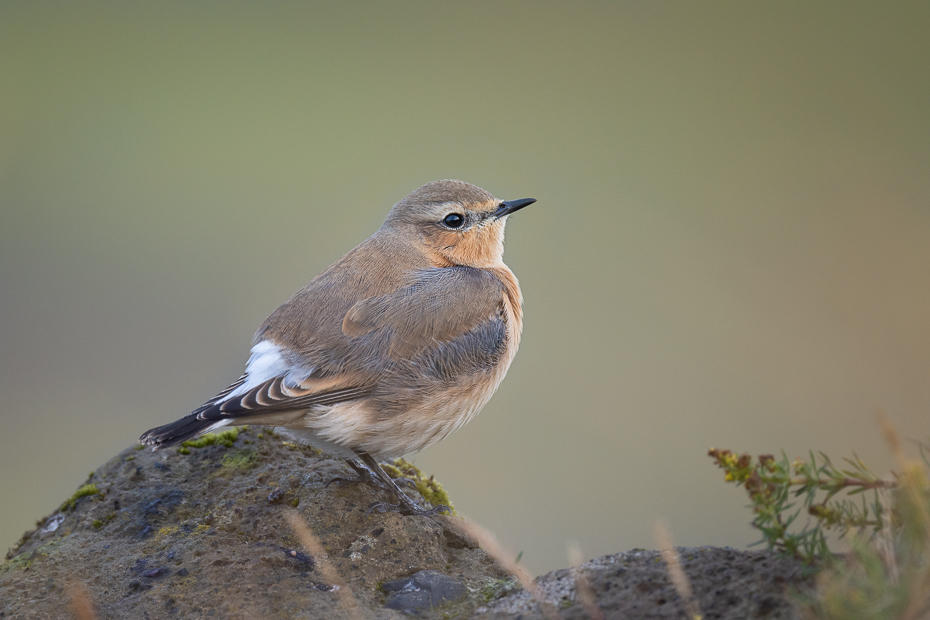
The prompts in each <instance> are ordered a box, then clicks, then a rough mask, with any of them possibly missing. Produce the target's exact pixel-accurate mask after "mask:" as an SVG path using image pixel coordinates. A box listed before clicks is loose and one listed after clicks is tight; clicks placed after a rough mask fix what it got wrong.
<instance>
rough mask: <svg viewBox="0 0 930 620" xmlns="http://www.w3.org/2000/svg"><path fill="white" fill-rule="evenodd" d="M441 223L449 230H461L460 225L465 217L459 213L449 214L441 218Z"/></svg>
mask: <svg viewBox="0 0 930 620" xmlns="http://www.w3.org/2000/svg"><path fill="white" fill-rule="evenodd" d="M442 223H443V224H445V225H446V226H448V227H449V228H461V227H462V224H464V223H465V217H464V216H462V215H461V214H459V213H450V214H449V215H447V216H446V217H444V218H442Z"/></svg>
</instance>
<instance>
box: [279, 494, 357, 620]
mask: <svg viewBox="0 0 930 620" xmlns="http://www.w3.org/2000/svg"><path fill="white" fill-rule="evenodd" d="M284 516H285V517H286V518H287V522H288V524H289V525H290V526H291V529H292V530H293V531H294V534H295V535H296V536H297V538H298V539H299V540H300V544H301V545H303V547H304V549H306V550H307V551H308V552H310V555H311V556H313V560H314V561H315V562H316V563H317V566H319V568H320V575H322V577H323V579H324V580H326V581H327V582H328V583H331V584H333V585H334V586H335V587H336V595H337V596H339V599H340V601H341V602H342V608H343V609H344V610H345V612H346V615H347V616H348V617H349V618H352V619H353V620H355V619H358V620H361V618H362V617H363V616H362V611H361V607H360V606H359V604H358V601H357V600H356V599H355V596H354V595H353V594H352V590H351V589H350V588H349V584H347V583H346V581H345V579H343V578H342V575H340V574H339V571H337V570H336V569H335V568H333V565H332V564H330V563H329V560H328V559H327V555H326V551H325V550H324V549H323V545H322V543H320V539H319V538H317V537H316V536H315V535H314V534H313V532H311V531H310V528H309V527H307V524H306V523H304V520H303V519H302V518H301V517H300V515H299V514H298V513H297V511H296V510H288V511H287V512H286V513H285V514H284Z"/></svg>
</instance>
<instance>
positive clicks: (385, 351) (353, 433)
mask: <svg viewBox="0 0 930 620" xmlns="http://www.w3.org/2000/svg"><path fill="white" fill-rule="evenodd" d="M535 202H536V200H535V199H534V198H523V199H520V200H511V201H502V200H499V199H497V198H495V197H494V196H493V195H492V194H490V193H489V192H487V191H486V190H484V189H481V188H479V187H477V186H475V185H472V184H471V183H466V182H464V181H458V180H453V179H446V180H441V181H433V182H430V183H427V184H426V185H423V186H422V187H419V188H418V189H416V190H414V191H413V192H411V193H410V194H408V195H407V196H406V197H405V198H403V199H402V200H401V201H400V202H398V203H396V204H395V205H394V206H393V208H392V209H391V210H390V212H389V213H388V215H387V218H386V219H385V220H384V223H383V224H382V225H381V227H380V228H378V230H377V231H375V233H374V234H372V235H371V236H370V237H368V238H367V239H366V240H365V241H364V242H362V243H361V244H360V245H358V246H357V247H356V248H355V249H353V250H352V251H350V252H349V253H348V254H346V255H345V256H343V257H342V258H341V259H339V260H338V261H336V262H335V263H333V264H332V265H330V266H329V267H328V268H327V269H325V270H324V271H323V272H322V273H320V274H319V275H318V276H316V277H315V278H313V280H311V281H310V283H309V284H307V285H306V286H304V287H303V288H302V289H300V291H298V292H297V293H296V294H294V295H293V296H292V297H291V298H290V299H288V300H287V301H286V302H285V303H284V304H282V305H281V306H280V307H278V309H277V310H275V311H274V312H273V313H272V314H271V315H270V316H269V317H268V318H267V319H266V320H265V322H264V323H263V324H262V325H261V327H260V328H259V329H258V331H257V332H256V333H255V336H254V338H253V341H252V347H251V355H250V356H249V358H248V361H247V363H246V366H245V372H244V373H243V374H242V376H241V377H239V379H238V380H236V381H235V382H233V383H232V384H231V385H230V386H229V387H227V388H226V389H225V390H223V391H221V392H220V393H219V394H217V395H216V396H214V397H213V398H211V399H210V400H208V401H207V402H205V403H204V404H203V405H201V406H200V407H198V408H196V409H194V410H193V411H192V412H191V413H190V414H188V415H186V416H185V417H183V418H181V419H179V420H177V421H175V422H171V423H170V424H165V425H164V426H159V427H157V428H153V429H151V430H149V431H147V432H145V433H144V434H143V435H142V436H141V437H140V439H139V441H140V442H141V443H142V444H143V445H148V446H152V447H154V448H155V449H159V448H165V447H168V446H171V445H176V444H178V443H182V442H184V441H187V440H189V439H192V438H194V437H197V436H198V435H202V434H204V433H207V432H211V431H215V430H216V429H218V428H221V427H223V426H227V425H235V426H240V425H259V426H268V427H273V428H274V430H275V432H276V433H278V434H281V435H283V436H285V437H286V438H289V439H292V440H293V441H296V442H300V443H303V444H309V445H311V446H314V447H316V448H319V449H320V450H322V451H324V452H327V453H330V454H332V455H335V456H337V457H340V458H344V459H345V460H346V461H347V463H348V464H349V466H350V467H351V468H352V469H353V470H354V472H355V473H356V474H357V475H356V476H355V477H352V478H337V479H335V480H333V481H330V482H338V483H340V484H353V483H356V482H366V483H369V484H371V485H373V486H376V487H379V488H383V489H385V490H387V491H389V492H392V493H393V494H394V495H395V496H396V497H397V499H398V502H399V504H389V503H386V502H379V503H378V504H377V505H376V507H377V508H378V509H379V510H381V511H386V510H393V511H396V512H400V513H402V514H405V515H433V514H437V513H440V512H443V511H445V512H449V508H448V507H447V506H435V507H433V508H431V509H428V510H427V509H423V508H421V507H420V505H419V504H417V502H415V501H414V500H412V499H411V498H409V497H408V496H407V495H406V494H405V493H403V492H402V491H401V490H400V489H399V488H398V487H397V485H396V483H395V482H394V480H393V479H392V478H391V477H390V476H389V475H388V474H387V473H386V472H385V471H384V470H383V469H382V468H381V466H380V464H379V461H384V460H387V459H391V458H396V457H399V456H402V455H409V454H413V453H416V452H420V451H422V450H423V449H425V448H426V447H428V446H430V445H432V444H434V443H436V442H437V441H439V440H441V439H443V438H444V437H446V436H448V435H449V434H450V433H452V432H454V431H456V430H458V429H459V428H461V427H462V426H463V425H465V424H466V423H467V422H468V421H470V420H471V419H473V418H474V417H475V416H476V415H477V414H478V412H479V411H480V410H481V409H482V408H483V407H484V405H485V404H487V402H488V401H489V400H490V398H491V396H492V395H493V394H494V392H495V391H496V390H497V388H498V386H499V385H500V384H501V381H502V380H503V379H504V375H506V373H507V370H508V368H510V365H511V362H512V361H513V359H514V356H515V355H516V353H517V348H518V347H519V345H520V336H521V333H522V329H523V296H522V293H521V291H520V285H519V283H518V281H517V278H516V276H514V274H513V272H512V271H511V270H510V269H509V268H508V267H507V265H505V264H504V261H503V252H504V227H505V225H506V222H507V219H508V217H509V216H510V215H512V214H513V213H515V212H516V211H518V210H520V209H523V208H524V207H527V206H529V205H531V204H533V203H535Z"/></svg>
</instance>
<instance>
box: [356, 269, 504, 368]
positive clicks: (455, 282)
mask: <svg viewBox="0 0 930 620" xmlns="http://www.w3.org/2000/svg"><path fill="white" fill-rule="evenodd" d="M503 294H504V286H503V284H502V283H501V281H500V280H498V279H497V278H496V277H494V276H493V275H492V274H490V273H488V272H487V271H483V270H481V269H474V268H471V267H447V268H441V269H424V270H421V271H420V272H419V273H418V275H417V277H416V279H415V280H414V282H413V283H412V284H410V285H408V286H405V287H403V288H401V289H398V290H397V291H394V292H392V293H388V294H386V295H379V296H377V297H371V298H369V299H365V300H362V301H360V302H358V303H356V304H355V305H354V306H352V308H350V309H349V311H348V312H347V313H346V315H345V318H344V319H343V322H342V331H343V333H345V334H346V335H347V336H350V337H352V338H359V337H362V336H365V335H366V334H369V333H370V332H373V331H376V330H380V329H382V328H385V327H389V328H390V329H391V336H390V345H389V350H388V352H387V353H388V355H389V356H390V357H391V358H393V359H409V358H412V357H415V356H417V355H419V354H421V353H423V352H424V351H426V350H427V349H429V348H431V347H434V346H436V345H437V344H439V343H445V342H450V341H453V340H455V339H456V338H458V337H459V336H462V335H464V334H466V333H468V332H469V331H471V330H472V329H474V328H475V327H477V326H478V325H480V324H482V323H484V322H485V321H487V320H489V319H490V318H492V317H496V316H497V315H498V314H499V312H500V307H501V300H502V298H503Z"/></svg>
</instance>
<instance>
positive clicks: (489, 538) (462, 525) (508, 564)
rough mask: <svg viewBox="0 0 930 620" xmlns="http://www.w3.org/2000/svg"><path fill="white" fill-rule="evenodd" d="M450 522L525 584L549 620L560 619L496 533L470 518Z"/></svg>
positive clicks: (525, 587)
mask: <svg viewBox="0 0 930 620" xmlns="http://www.w3.org/2000/svg"><path fill="white" fill-rule="evenodd" d="M449 522H450V524H451V525H452V526H453V527H455V528H456V529H458V530H459V532H460V533H462V534H464V535H465V536H467V537H469V538H471V539H472V540H474V541H475V542H477V543H478V544H479V545H480V546H481V548H482V549H484V550H485V551H486V552H487V554H488V555H490V556H491V557H492V558H494V559H495V560H496V561H497V563H498V564H499V565H500V567H501V568H503V569H504V570H505V571H507V572H508V573H510V574H511V575H513V576H514V577H516V578H517V581H519V582H520V585H521V586H523V589H524V590H526V591H527V592H529V593H530V596H532V597H533V598H534V599H536V602H538V603H539V607H540V609H542V612H543V613H544V614H545V615H546V617H547V618H549V620H557V619H558V617H559V614H558V612H557V611H556V610H555V607H553V605H552V604H551V603H549V602H548V601H546V600H545V599H544V598H543V597H542V593H541V592H540V591H539V588H538V587H537V585H536V582H535V581H533V578H532V577H530V575H529V573H527V572H526V569H524V568H523V567H522V566H520V565H519V564H517V563H516V562H515V561H514V560H511V559H510V558H512V557H514V556H513V554H510V553H506V552H505V551H504V549H503V548H502V547H501V545H500V543H499V542H497V538H495V537H494V534H492V533H491V532H489V531H487V530H486V529H484V528H483V527H481V526H480V525H478V524H477V523H473V522H471V521H469V520H468V519H464V518H459V519H449Z"/></svg>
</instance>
